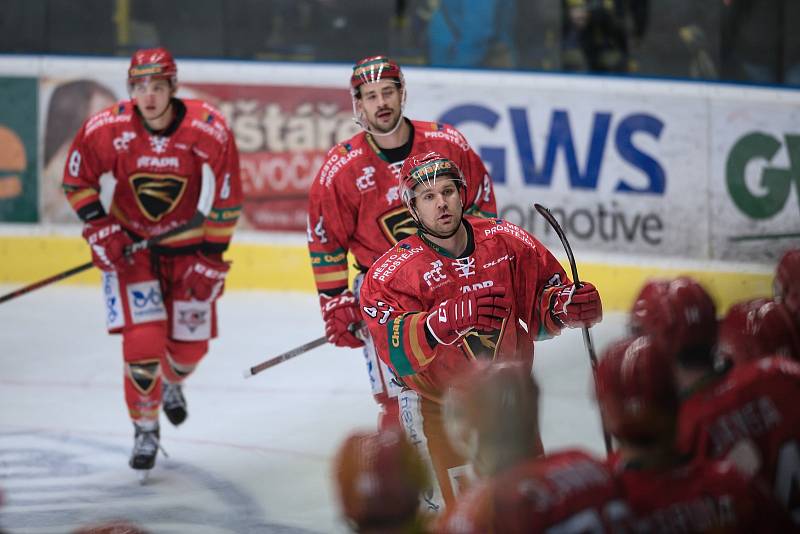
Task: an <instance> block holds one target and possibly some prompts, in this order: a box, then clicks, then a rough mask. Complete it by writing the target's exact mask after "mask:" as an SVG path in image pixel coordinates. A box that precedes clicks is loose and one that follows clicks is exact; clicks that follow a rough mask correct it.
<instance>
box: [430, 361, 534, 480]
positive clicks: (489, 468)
mask: <svg viewBox="0 0 800 534" xmlns="http://www.w3.org/2000/svg"><path fill="white" fill-rule="evenodd" d="M538 404H539V386H538V385H537V384H536V381H535V380H534V378H533V376H532V375H531V366H530V364H529V363H524V362H517V361H513V362H511V361H507V362H501V363H498V362H487V361H480V362H475V363H474V364H472V365H471V366H470V368H469V370H468V371H466V372H465V373H463V374H462V375H460V376H458V377H457V378H456V379H455V380H454V381H453V382H452V383H451V385H450V387H449V388H448V391H447V394H446V395H445V401H444V414H445V429H446V431H447V436H448V438H449V440H450V443H451V444H452V445H453V447H454V448H455V449H456V450H457V451H458V452H460V453H461V454H462V455H464V456H465V457H466V458H468V459H469V460H470V461H472V463H473V465H474V467H475V470H476V471H477V472H478V473H479V474H481V475H491V474H494V473H496V472H497V471H498V470H499V469H503V468H504V467H507V466H508V465H510V464H513V463H517V462H519V461H520V460H522V459H526V458H530V457H533V456H535V455H537V454H539V453H540V452H541V443H540V442H539V413H538Z"/></svg>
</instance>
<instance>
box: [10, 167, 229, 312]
mask: <svg viewBox="0 0 800 534" xmlns="http://www.w3.org/2000/svg"><path fill="white" fill-rule="evenodd" d="M202 180H203V181H202V187H201V190H200V197H199V199H198V202H197V212H196V213H195V214H194V215H193V216H192V218H191V219H189V220H188V221H187V222H186V223H184V224H182V225H180V226H177V227H175V228H173V229H172V230H168V231H166V232H164V233H163V234H159V235H157V236H154V237H151V238H149V239H143V240H142V241H137V242H136V243H134V244H132V245H130V246H129V247H128V248H127V249H126V250H125V255H127V256H130V255H132V254H135V253H136V252H139V251H141V250H146V249H148V248H150V247H151V246H153V245H155V244H157V243H160V242H161V241H164V240H165V239H168V238H170V237H173V236H176V235H178V234H181V233H183V232H186V231H188V230H192V229H194V228H198V227H200V226H201V225H202V224H203V222H205V220H206V217H207V216H208V214H209V212H210V211H211V205H212V204H213V202H214V188H215V182H216V179H215V177H214V173H213V172H212V171H211V167H209V166H208V164H207V163H204V164H203V175H202ZM93 265H94V264H93V263H92V262H86V263H84V264H81V265H78V266H77V267H73V268H71V269H67V270H66V271H62V272H60V273H58V274H54V275H53V276H48V277H47V278H44V279H42V280H39V281H38V282H33V283H32V284H28V285H27V286H25V287H21V288H19V289H16V290H14V291H11V292H10V293H6V294H5V295H3V296H0V304H2V303H4V302H6V301H9V300H12V299H15V298H17V297H21V296H22V295H25V294H27V293H30V292H31V291H34V290H36V289H39V288H40V287H44V286H47V285H50V284H52V283H54V282H58V281H60V280H64V279H65V278H69V277H70V276H73V275H76V274H78V273H82V272H83V271H86V270H88V269H91V268H92V266H93Z"/></svg>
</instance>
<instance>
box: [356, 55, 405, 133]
mask: <svg viewBox="0 0 800 534" xmlns="http://www.w3.org/2000/svg"><path fill="white" fill-rule="evenodd" d="M382 80H390V81H393V82H394V83H395V84H396V85H397V88H398V90H399V91H400V113H399V115H398V117H397V122H396V123H395V124H394V127H392V128H391V129H390V130H389V131H388V132H384V131H377V130H375V129H373V128H371V127H370V125H369V121H368V120H367V118H366V116H365V114H364V113H363V109H362V110H359V106H358V103H357V102H358V100H360V99H361V88H362V87H363V86H364V85H366V84H369V83H377V82H380V81H382ZM350 97H351V98H350V100H351V102H352V104H353V118H354V120H355V122H356V124H358V125H359V126H360V127H361V128H362V129H363V130H364V131H366V132H368V133H370V134H372V135H377V136H380V137H383V136H387V135H391V134H393V133H394V132H395V131H397V129H398V128H399V127H400V125H401V124H403V120H404V119H403V111H404V110H405V107H406V82H405V79H404V78H403V72H402V71H401V70H400V66H399V65H398V64H397V63H395V62H394V61H392V60H391V59H389V58H388V57H386V56H371V57H366V58H364V59H362V60H360V61H359V62H358V63H356V64H355V66H353V74H352V75H351V76H350Z"/></svg>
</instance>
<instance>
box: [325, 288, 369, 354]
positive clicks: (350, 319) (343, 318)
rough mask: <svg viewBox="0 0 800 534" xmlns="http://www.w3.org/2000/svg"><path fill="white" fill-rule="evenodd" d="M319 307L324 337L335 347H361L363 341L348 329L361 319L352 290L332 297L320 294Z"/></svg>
mask: <svg viewBox="0 0 800 534" xmlns="http://www.w3.org/2000/svg"><path fill="white" fill-rule="evenodd" d="M319 307H320V309H321V310H322V319H323V320H324V321H325V337H327V338H328V341H330V342H331V343H333V344H334V345H336V346H337V347H352V348H354V349H355V348H358V347H363V346H364V342H363V341H361V340H360V339H358V338H357V337H356V336H355V334H354V333H353V332H352V331H351V330H350V328H351V325H356V324H358V322H359V321H360V320H361V313H360V311H359V309H358V303H357V302H356V297H355V295H353V292H352V291H350V290H349V289H346V290H344V291H342V292H341V293H339V294H338V295H335V296H333V297H331V296H328V295H325V294H321V295H320V296H319Z"/></svg>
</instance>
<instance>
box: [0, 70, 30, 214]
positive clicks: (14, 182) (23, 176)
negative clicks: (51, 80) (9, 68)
mask: <svg viewBox="0 0 800 534" xmlns="http://www.w3.org/2000/svg"><path fill="white" fill-rule="evenodd" d="M38 94H39V91H38V88H37V81H36V79H35V78H0V221H3V222H37V221H38V220H39V213H38V204H39V203H38V194H39V186H38V179H37V176H36V157H37V154H38V149H37V136H36V124H37V123H38V120H37V112H38V111H37V110H38V105H37V100H38Z"/></svg>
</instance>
